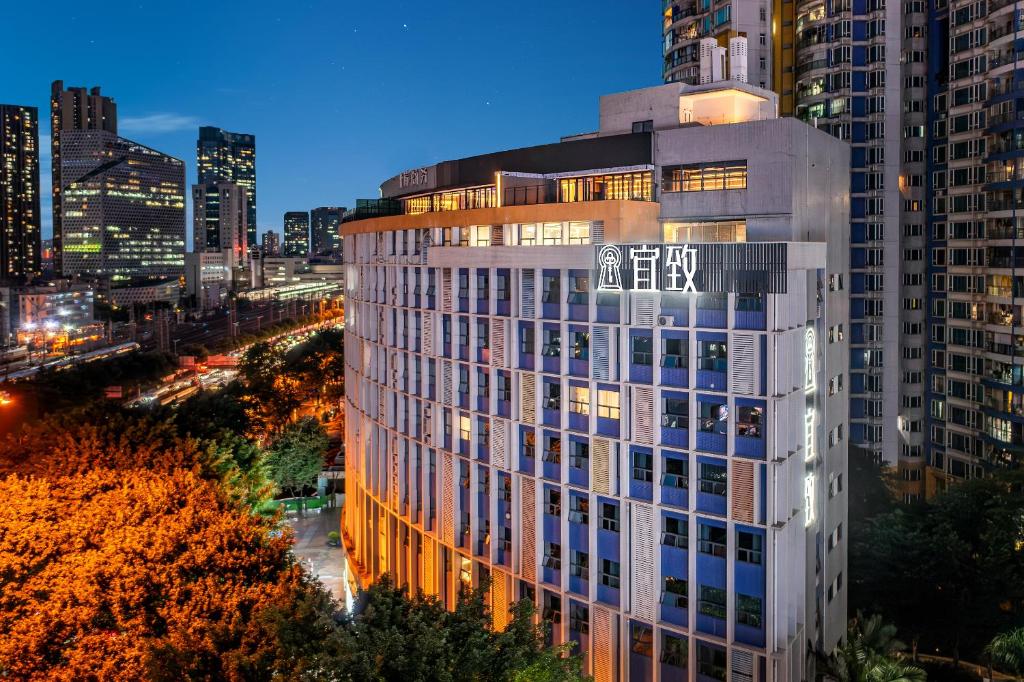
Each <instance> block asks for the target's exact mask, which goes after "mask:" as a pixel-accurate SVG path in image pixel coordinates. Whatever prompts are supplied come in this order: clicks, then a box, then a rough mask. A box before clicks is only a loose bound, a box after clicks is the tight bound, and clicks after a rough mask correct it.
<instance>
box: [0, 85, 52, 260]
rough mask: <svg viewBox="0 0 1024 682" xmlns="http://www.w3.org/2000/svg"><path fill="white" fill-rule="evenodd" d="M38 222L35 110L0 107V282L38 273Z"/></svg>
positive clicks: (37, 162) (36, 125)
mask: <svg viewBox="0 0 1024 682" xmlns="http://www.w3.org/2000/svg"><path fill="white" fill-rule="evenodd" d="M39 221H40V215H39V110H38V109H36V108H35V107H23V106H19V105H17V104H0V279H4V280H20V279H31V278H32V277H34V276H36V275H38V274H39V273H40V272H41V271H42V264H41V261H40V243H39V239H40V232H39V224H40V222H39Z"/></svg>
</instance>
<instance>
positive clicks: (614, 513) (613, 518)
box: [601, 502, 619, 533]
mask: <svg viewBox="0 0 1024 682" xmlns="http://www.w3.org/2000/svg"><path fill="white" fill-rule="evenodd" d="M601 529H602V530H610V531H612V532H613V533H618V532H619V508H618V506H617V505H614V504H610V503H608V502H602V503H601Z"/></svg>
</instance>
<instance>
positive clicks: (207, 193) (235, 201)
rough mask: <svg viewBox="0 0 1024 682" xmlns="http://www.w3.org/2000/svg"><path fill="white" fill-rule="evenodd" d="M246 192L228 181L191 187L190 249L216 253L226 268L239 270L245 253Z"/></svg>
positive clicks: (246, 244) (246, 231) (246, 229)
mask: <svg viewBox="0 0 1024 682" xmlns="http://www.w3.org/2000/svg"><path fill="white" fill-rule="evenodd" d="M248 227H249V214H248V201H247V200H246V191H245V188H244V187H240V186H239V185H236V184H234V183H232V182H218V183H216V184H208V185H193V186H192V249H193V251H195V252H197V253H198V252H200V251H220V252H223V253H224V254H225V262H226V265H227V267H228V268H229V269H230V268H237V267H243V266H244V265H245V263H246V260H247V258H246V254H247V252H248V242H247V239H248V234H249V230H248Z"/></svg>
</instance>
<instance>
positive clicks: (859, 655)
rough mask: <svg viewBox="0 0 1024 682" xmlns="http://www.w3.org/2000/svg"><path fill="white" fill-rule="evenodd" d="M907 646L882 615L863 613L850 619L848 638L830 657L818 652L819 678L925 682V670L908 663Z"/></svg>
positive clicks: (853, 681)
mask: <svg viewBox="0 0 1024 682" xmlns="http://www.w3.org/2000/svg"><path fill="white" fill-rule="evenodd" d="M905 648H906V647H905V646H904V644H903V642H901V641H899V640H898V639H896V628H895V626H893V625H891V624H888V623H885V622H884V621H883V620H882V618H881V616H877V615H876V616H871V617H869V618H865V617H864V616H863V615H861V614H860V613H858V614H857V617H856V618H854V619H853V620H851V621H850V624H849V627H848V628H847V632H846V641H844V642H842V643H841V644H839V646H837V647H836V648H835V649H834V650H833V651H832V653H831V654H828V655H827V656H826V655H824V654H821V653H819V654H818V656H817V659H818V678H819V679H824V680H835V681H836V682H925V680H927V675H926V674H925V671H924V670H922V669H921V668H918V667H916V666H914V665H910V664H908V663H905V662H904V661H903V658H902V651H903V650H904V649H905Z"/></svg>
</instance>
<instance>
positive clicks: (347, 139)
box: [0, 0, 661, 236]
mask: <svg viewBox="0 0 1024 682" xmlns="http://www.w3.org/2000/svg"><path fill="white" fill-rule="evenodd" d="M33 5H34V7H35V8H34V9H33V8H32V7H31V6H33ZM40 7H43V6H41V5H39V4H38V3H28V2H22V3H7V6H5V8H4V16H5V20H4V23H5V24H6V26H7V27H8V28H10V27H16V30H14V31H9V32H8V31H5V43H4V44H3V46H2V48H0V49H2V50H3V53H4V58H5V59H6V60H8V61H13V63H14V65H15V68H13V69H10V68H8V69H6V70H5V71H4V77H3V79H0V102H4V103H11V104H24V105H34V106H37V107H39V109H40V117H41V119H42V121H43V123H44V125H43V126H42V127H44V128H46V129H47V130H45V131H44V130H40V133H41V134H42V133H44V132H45V133H46V135H47V136H46V137H44V139H43V140H42V145H41V146H42V147H43V149H44V151H45V152H46V156H47V157H48V155H49V137H48V123H47V121H48V117H47V116H48V114H47V108H48V106H49V105H48V102H49V86H50V82H51V81H52V80H55V79H62V80H63V81H64V83H65V84H66V85H69V86H70V85H85V86H93V85H100V86H102V88H103V93H104V94H106V95H110V96H113V97H114V98H115V99H116V100H117V105H118V118H119V128H120V131H119V132H120V133H121V134H122V135H123V136H125V137H130V138H132V139H135V140H137V141H139V142H142V143H144V144H148V145H150V146H152V147H154V148H156V149H159V150H160V151H163V152H166V153H169V154H172V155H174V156H177V157H178V158H181V159H183V160H185V161H186V165H187V167H188V181H189V183H191V182H192V181H193V180H194V177H195V138H196V135H197V128H198V126H199V125H215V126H219V127H222V128H226V129H228V130H233V131H238V132H246V133H254V134H255V135H256V149H257V188H258V206H257V209H258V222H259V229H260V231H261V232H262V231H263V230H265V229H268V228H272V229H275V230H278V231H280V230H281V223H282V216H283V214H284V212H285V211H289V210H306V209H309V208H312V207H314V206H324V205H339V204H340V205H345V206H349V205H351V204H352V202H353V201H354V200H355V199H356V198H361V197H375V196H377V187H378V185H379V184H380V182H381V181H382V180H384V179H386V178H387V177H390V176H391V175H394V174H395V173H397V172H399V171H401V170H403V169H406V168H411V167H416V166H420V165H425V164H428V163H433V162H436V161H440V160H443V159H448V158H458V157H460V156H468V155H472V154H478V153H484V152H489V151H496V150H498V149H507V148H513V147H519V146H525V145H531V144H541V143H545V142H550V141H554V140H557V139H558V137H560V136H561V135H566V134H571V133H576V132H583V131H586V130H592V129H594V128H595V127H596V125H597V98H598V96H599V95H601V94H603V93H608V92H616V91H619V90H627V89H632V88H637V87H643V86H647V85H655V84H657V83H659V82H660V80H659V79H660V75H661V71H660V64H661V54H660V38H661V35H660V32H661V26H660V23H659V11H660V7H661V3H660V2H659V0H589V1H587V2H584V1H582V0H519V1H518V2H516V1H512V2H503V3H495V2H479V1H478V2H470V1H468V0H432V1H420V2H412V1H406V0H334V1H333V2H331V1H315V2H309V1H297V2H294V1H289V2H282V1H279V0H274V1H273V2H269V1H267V0H263V1H262V2H261V1H258V0H251V1H250V2H237V1H234V0H229V1H223V2H222V1H217V2H202V3H200V2H194V1H193V0H185V1H181V2H166V1H164V2H154V1H153V0H136V2H120V1H117V0H113V1H110V2H107V3H101V4H96V3H84V4H83V3H81V2H75V3H72V2H65V1H64V0H55V1H54V2H51V3H47V4H46V5H45V9H40ZM216 41H219V42H216ZM42 165H43V175H42V181H41V185H42V189H43V194H44V210H43V214H44V217H45V223H44V235H45V236H49V233H50V208H49V196H48V193H49V159H48V158H45V159H43V160H42ZM188 220H189V221H190V220H191V209H190V210H189V217H188ZM189 224H190V223H189ZM188 232H191V230H188Z"/></svg>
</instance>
